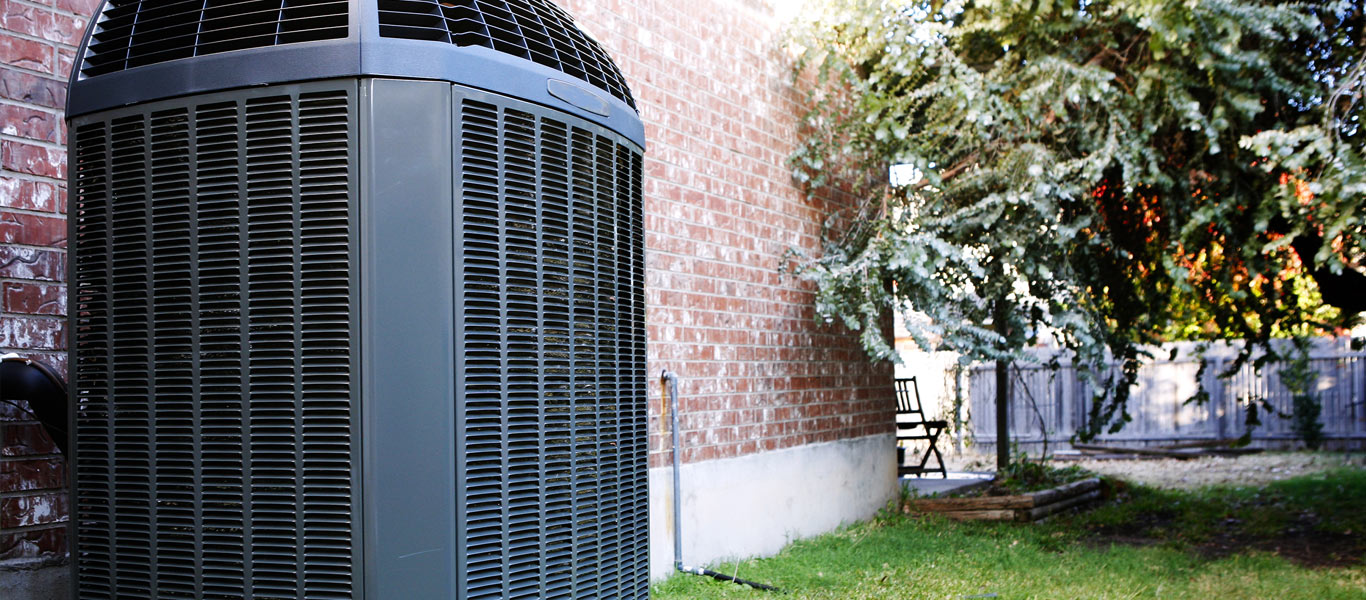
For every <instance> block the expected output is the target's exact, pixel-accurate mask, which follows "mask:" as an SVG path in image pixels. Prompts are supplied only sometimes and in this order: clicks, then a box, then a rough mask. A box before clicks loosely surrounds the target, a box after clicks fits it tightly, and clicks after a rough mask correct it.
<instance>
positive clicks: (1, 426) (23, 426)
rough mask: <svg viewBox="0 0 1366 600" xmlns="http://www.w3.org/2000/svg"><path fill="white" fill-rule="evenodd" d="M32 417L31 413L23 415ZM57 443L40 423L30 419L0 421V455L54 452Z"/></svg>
mask: <svg viewBox="0 0 1366 600" xmlns="http://www.w3.org/2000/svg"><path fill="white" fill-rule="evenodd" d="M24 417H25V418H26V419H33V418H35V417H33V416H32V415H25V416H24ZM58 452H59V450H58V449H57V445H56V444H54V443H53V442H52V438H51V437H50V436H48V434H47V430H45V429H43V426H42V425H39V424H38V423H35V422H32V421H27V420H26V421H18V422H8V423H0V456H44V455H48V454H56V453H58Z"/></svg>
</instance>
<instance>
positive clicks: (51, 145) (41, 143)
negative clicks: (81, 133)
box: [0, 133, 66, 177]
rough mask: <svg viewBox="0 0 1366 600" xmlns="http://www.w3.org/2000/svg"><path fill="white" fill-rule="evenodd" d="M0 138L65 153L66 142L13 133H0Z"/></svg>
mask: <svg viewBox="0 0 1366 600" xmlns="http://www.w3.org/2000/svg"><path fill="white" fill-rule="evenodd" d="M0 140H9V141H11V142H21V143H24V144H27V145H29V146H38V147H40V148H46V149H48V150H61V151H62V153H63V154H65V153H66V144H63V143H61V142H49V141H45V140H35V139H33V138H26V137H23V136H18V135H13V134H9V133H0ZM16 172H18V171H16ZM34 177H43V175H34Z"/></svg>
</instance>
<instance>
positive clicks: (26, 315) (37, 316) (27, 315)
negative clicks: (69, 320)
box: [0, 312, 66, 352]
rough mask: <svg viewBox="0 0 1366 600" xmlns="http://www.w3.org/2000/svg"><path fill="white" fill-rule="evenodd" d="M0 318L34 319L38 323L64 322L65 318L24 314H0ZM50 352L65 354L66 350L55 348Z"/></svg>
mask: <svg viewBox="0 0 1366 600" xmlns="http://www.w3.org/2000/svg"><path fill="white" fill-rule="evenodd" d="M0 317H8V318H18V319H36V320H39V321H66V317H65V316H62V315H30V314H25V313H13V312H0ZM32 350H43V348H32ZM51 351H52V352H66V350H58V349H55V348H54V349H52V350H51Z"/></svg>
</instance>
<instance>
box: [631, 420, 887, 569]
mask: <svg viewBox="0 0 1366 600" xmlns="http://www.w3.org/2000/svg"><path fill="white" fill-rule="evenodd" d="M672 477H673V469H672V468H671V467H663V468H657V469H651V470H650V577H651V578H652V579H662V578H664V577H667V576H668V575H669V574H670V573H671V572H673V560H674V550H673V535H674V527H673V479H672ZM681 491H682V496H683V560H684V562H685V564H686V565H687V566H693V567H697V566H706V565H710V564H713V563H715V562H718V561H721V560H726V559H733V558H747V557H753V556H771V555H773V554H777V553H778V551H779V550H781V549H782V548H783V546H786V545H787V544H788V543H789V542H791V541H793V540H796V539H799V538H805V537H811V536H814V535H817V534H821V533H825V532H827V531H831V530H833V529H836V528H838V527H839V526H841V525H845V524H849V523H853V522H856V521H860V520H864V519H867V518H869V517H871V516H873V515H874V514H876V513H877V511H878V509H881V508H882V507H884V506H886V504H887V501H888V500H890V499H891V498H892V497H893V496H894V495H895V494H896V493H897V477H896V450H895V444H894V440H893V436H892V435H890V434H888V435H879V436H872V437H866V438H860V439H856V440H844V441H839V442H830V443H824V444H811V445H807V446H799V447H796V448H789V449H786V450H778V451H775V452H764V453H761V454H753V455H749V456H742V457H739V458H729V459H724V460H713V461H707V462H702V463H696V464H686V465H683V468H682V490H681Z"/></svg>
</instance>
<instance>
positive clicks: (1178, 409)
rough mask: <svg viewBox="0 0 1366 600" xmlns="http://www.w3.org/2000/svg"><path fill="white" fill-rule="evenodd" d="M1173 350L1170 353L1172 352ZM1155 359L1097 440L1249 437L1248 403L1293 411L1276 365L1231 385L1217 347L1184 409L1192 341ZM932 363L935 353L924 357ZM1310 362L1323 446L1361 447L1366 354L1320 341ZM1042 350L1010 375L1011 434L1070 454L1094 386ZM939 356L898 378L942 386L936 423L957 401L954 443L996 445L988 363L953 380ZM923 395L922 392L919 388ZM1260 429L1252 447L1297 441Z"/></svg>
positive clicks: (1287, 426) (1285, 422)
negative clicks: (1122, 412) (1116, 426)
mask: <svg viewBox="0 0 1366 600" xmlns="http://www.w3.org/2000/svg"><path fill="white" fill-rule="evenodd" d="M1173 350H1175V351H1176V352H1175V354H1174V355H1173V352H1172V351H1173ZM1154 355H1155V356H1157V357H1159V360H1152V361H1150V362H1149V363H1148V364H1146V365H1145V366H1144V367H1143V368H1142V369H1141V370H1140V371H1139V378H1138V385H1136V386H1135V387H1134V388H1133V390H1132V392H1131V394H1132V395H1131V397H1130V399H1129V404H1128V407H1129V413H1130V415H1132V417H1133V421H1132V422H1129V423H1127V424H1126V425H1125V426H1124V428H1123V429H1121V430H1120V431H1119V432H1117V433H1114V434H1104V435H1102V436H1101V437H1100V438H1099V440H1100V441H1102V442H1115V443H1124V444H1134V445H1159V444H1162V443H1170V442H1181V441H1192V440H1215V439H1232V438H1237V437H1239V436H1241V435H1243V433H1244V432H1245V431H1246V424H1245V423H1246V418H1247V403H1248V400H1249V399H1252V398H1259V399H1265V400H1266V401H1268V402H1269V403H1270V404H1271V406H1273V407H1274V408H1275V409H1276V410H1277V411H1278V412H1280V413H1284V414H1290V412H1291V410H1292V400H1291V397H1290V394H1289V392H1287V391H1286V389H1285V386H1284V385H1282V384H1281V381H1280V377H1279V371H1280V368H1279V365H1276V364H1270V365H1267V366H1265V367H1263V368H1262V369H1261V371H1260V372H1258V371H1257V370H1256V369H1254V368H1253V367H1252V365H1250V364H1249V365H1245V366H1244V367H1242V368H1241V369H1240V370H1239V371H1238V372H1237V373H1236V374H1234V375H1233V376H1232V377H1229V378H1222V377H1220V376H1219V375H1220V374H1221V373H1223V372H1224V371H1226V370H1227V369H1228V368H1229V365H1230V364H1232V361H1233V359H1234V356H1235V352H1234V350H1233V349H1232V348H1229V347H1227V346H1219V347H1215V348H1211V349H1208V350H1207V351H1205V352H1204V353H1203V360H1206V361H1208V362H1209V366H1208V368H1207V369H1205V372H1204V373H1203V374H1202V375H1200V376H1201V377H1202V378H1203V380H1204V384H1205V390H1206V391H1207V392H1208V394H1209V400H1208V401H1207V402H1204V403H1199V404H1197V403H1189V402H1187V400H1188V399H1190V398H1191V397H1192V396H1194V395H1195V394H1196V392H1197V390H1198V386H1197V381H1196V377H1197V375H1198V374H1200V364H1201V360H1202V358H1201V356H1202V355H1201V354H1199V353H1197V352H1196V348H1195V345H1193V344H1177V345H1172V346H1167V347H1164V348H1162V349H1155V350H1154ZM926 356H938V355H926ZM1310 357H1311V365H1312V366H1313V368H1314V370H1315V371H1316V372H1317V373H1318V377H1317V380H1316V382H1315V385H1314V388H1313V389H1314V390H1315V392H1316V393H1317V394H1318V397H1319V400H1320V403H1321V404H1322V413H1321V415H1320V417H1319V421H1320V422H1321V423H1322V424H1323V433H1324V437H1325V438H1326V440H1328V442H1327V444H1328V447H1333V448H1355V449H1361V448H1366V352H1361V351H1353V350H1351V349H1350V348H1349V347H1348V344H1347V342H1346V341H1345V340H1322V341H1320V342H1319V343H1317V344H1316V345H1315V346H1314V348H1313V350H1312V351H1311V353H1310ZM1047 358H1048V356H1047V354H1046V353H1043V352H1040V353H1039V355H1038V356H1037V359H1038V361H1037V362H1035V363H1026V364H1020V365H1017V366H1016V367H1014V368H1012V369H1011V370H1012V373H1011V381H1012V399H1011V414H1010V416H1009V419H1010V435H1011V441H1012V442H1018V443H1019V444H1020V445H1021V448H1022V449H1024V450H1025V451H1027V452H1031V453H1037V452H1040V451H1041V449H1042V448H1041V446H1042V445H1043V442H1044V440H1045V438H1046V439H1047V440H1048V442H1049V444H1050V452H1051V451H1052V450H1055V449H1066V448H1068V445H1067V441H1068V440H1069V438H1071V437H1072V435H1073V434H1074V433H1075V432H1076V431H1077V429H1078V428H1079V427H1080V426H1081V425H1082V424H1083V423H1084V422H1085V419H1086V417H1087V410H1088V408H1089V406H1090V404H1091V399H1092V397H1093V396H1094V389H1093V387H1092V384H1091V383H1089V382H1088V381H1086V380H1085V379H1084V378H1083V377H1080V376H1079V375H1078V372H1077V369H1075V368H1073V367H1070V366H1063V367H1060V368H1058V369H1056V370H1054V369H1050V368H1048V367H1046V366H1044V365H1042V364H1040V363H1043V362H1045V361H1046V360H1047ZM949 364H951V362H949V361H946V360H944V359H943V358H942V357H941V358H938V359H936V360H929V361H921V362H919V365H921V366H923V367H926V368H917V363H913V362H909V361H908V365H907V367H906V368H904V369H903V370H902V373H903V374H911V375H917V376H918V377H921V378H922V380H925V379H927V380H929V381H932V382H944V383H943V384H942V385H940V386H935V385H931V389H932V391H931V393H930V394H928V398H927V403H929V404H931V405H936V404H937V405H938V407H939V413H940V415H941V417H942V418H946V419H950V420H952V419H953V417H954V408H953V407H954V402H953V398H954V397H957V398H958V399H959V401H958V402H957V405H958V407H959V408H958V413H957V416H958V418H959V420H960V421H961V422H962V423H963V429H962V431H961V432H960V435H959V436H958V439H960V440H964V439H965V440H966V443H969V444H973V445H976V446H979V447H983V449H984V450H986V449H988V448H994V446H995V441H996V429H995V428H996V403H995V399H996V375H995V368H994V366H993V365H975V366H972V367H969V368H967V369H965V370H964V371H963V373H962V374H961V375H960V376H951V375H950V374H949V372H948V371H946V370H945V365H949ZM922 393H924V385H923V384H922ZM1261 421H1262V424H1261V426H1260V427H1257V428H1256V429H1254V430H1253V433H1252V439H1253V442H1254V445H1258V446H1270V447H1282V446H1291V445H1293V444H1294V443H1295V441H1296V439H1297V436H1296V434H1295V433H1294V431H1293V429H1292V423H1291V420H1290V419H1286V418H1282V417H1280V416H1277V415H1274V414H1262V415H1261Z"/></svg>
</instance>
